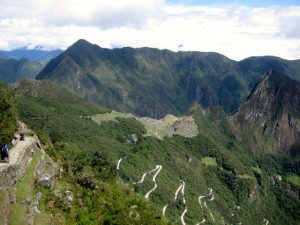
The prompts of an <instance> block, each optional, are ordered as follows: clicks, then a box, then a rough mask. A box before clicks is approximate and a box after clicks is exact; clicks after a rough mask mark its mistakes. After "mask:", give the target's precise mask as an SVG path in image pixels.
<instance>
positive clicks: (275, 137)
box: [234, 70, 300, 151]
mask: <svg viewBox="0 0 300 225" xmlns="http://www.w3.org/2000/svg"><path fill="white" fill-rule="evenodd" d="M234 117H235V123H236V124H237V125H238V127H239V128H240V129H239V130H241V132H242V133H244V135H245V136H247V135H248V134H249V133H253V134H254V138H253V140H252V142H253V143H256V144H257V143H258V144H259V143H261V144H262V145H261V146H260V147H261V148H262V150H266V151H276V150H277V151H278V150H279V151H288V150H289V149H290V148H291V147H292V146H293V144H295V143H297V142H299V141H300V124H299V121H300V82H298V81H295V80H293V79H291V78H289V77H288V76H286V75H285V74H283V73H281V72H278V71H275V70H271V71H269V72H268V73H266V75H264V76H263V78H262V79H261V81H260V82H259V84H258V85H257V86H256V87H255V88H254V90H253V91H252V93H251V94H250V96H249V98H248V100H247V102H246V103H245V104H244V105H243V106H242V107H241V108H240V109H239V111H238V112H237V113H236V114H235V116H234ZM266 140H267V142H268V143H269V145H268V144H267V145H266V144H263V143H265V141H266Z"/></svg>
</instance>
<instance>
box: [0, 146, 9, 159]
mask: <svg viewBox="0 0 300 225" xmlns="http://www.w3.org/2000/svg"><path fill="white" fill-rule="evenodd" d="M8 151H9V146H8V144H5V145H4V146H3V147H2V149H1V159H4V161H5V162H6V163H9V152H8Z"/></svg>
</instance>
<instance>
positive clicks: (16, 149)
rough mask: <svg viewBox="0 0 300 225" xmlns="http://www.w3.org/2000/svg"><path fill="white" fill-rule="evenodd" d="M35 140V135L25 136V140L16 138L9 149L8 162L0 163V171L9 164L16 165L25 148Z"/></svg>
mask: <svg viewBox="0 0 300 225" xmlns="http://www.w3.org/2000/svg"><path fill="white" fill-rule="evenodd" d="M35 142H36V138H35V137H26V138H25V141H20V140H18V141H17V143H16V144H15V146H13V147H12V148H11V149H10V150H9V163H2V162H1V163H0V172H1V171H3V170H4V169H6V168H7V167H9V166H11V165H16V164H18V162H19V161H20V160H21V159H22V158H23V156H24V154H25V151H26V149H28V147H29V146H30V145H32V144H34V143H35Z"/></svg>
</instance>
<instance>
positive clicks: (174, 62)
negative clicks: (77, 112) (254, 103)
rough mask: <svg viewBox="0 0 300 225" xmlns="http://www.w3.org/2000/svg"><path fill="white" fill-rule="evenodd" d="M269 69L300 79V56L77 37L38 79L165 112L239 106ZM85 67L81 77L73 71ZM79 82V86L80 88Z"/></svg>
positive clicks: (100, 99)
mask: <svg viewBox="0 0 300 225" xmlns="http://www.w3.org/2000/svg"><path fill="white" fill-rule="evenodd" d="M270 69H276V70H278V71H281V72H284V73H285V74H289V75H290V76H291V77H293V78H294V79H298V80H300V77H299V61H288V60H283V59H280V58H276V57H252V58H248V59H245V60H242V61H240V62H236V61H233V60H230V59H228V58H227V57H225V56H223V55H221V54H218V53H212V52H210V53H202V52H171V51H168V50H158V49H152V48H139V49H133V48H121V49H112V50H111V49H104V48H100V47H99V46H97V45H93V44H91V43H89V42H87V41H85V40H78V41H77V42H76V43H74V44H73V45H72V46H71V47H69V48H68V49H67V50H66V51H65V52H64V53H62V55H60V57H57V58H55V59H54V60H52V61H51V62H49V63H48V64H47V65H46V67H45V68H44V69H43V70H42V71H41V73H39V74H38V76H37V79H50V80H52V81H54V82H57V83H58V84H61V85H63V86H65V87H66V88H68V90H70V91H71V92H73V93H75V94H76V95H79V96H81V97H83V98H85V99H88V100H89V101H92V102H95V103H97V104H100V105H103V106H106V107H108V108H111V109H115V110H117V111H121V112H132V113H134V114H136V115H139V116H149V117H151V118H162V117H164V116H165V115H167V114H170V113H171V114H174V115H180V114H182V113H185V112H186V111H187V109H188V107H189V106H190V105H191V104H192V103H193V102H195V101H196V102H198V103H199V104H201V106H203V107H204V108H206V107H209V106H214V105H220V106H221V107H222V108H223V109H224V110H225V111H226V112H227V113H231V112H234V111H235V110H236V109H238V107H239V106H240V104H241V103H243V102H244V101H245V100H246V98H247V96H248V95H249V94H250V92H251V90H252V88H253V87H254V86H255V85H256V84H257V82H258V81H259V80H260V79H261V77H262V75H263V74H265V73H266V72H268V71H269V70H270ZM78 71H80V76H79V77H80V79H74V74H78ZM79 86H80V88H78V87H79Z"/></svg>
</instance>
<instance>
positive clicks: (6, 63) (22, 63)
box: [0, 58, 46, 84]
mask: <svg viewBox="0 0 300 225" xmlns="http://www.w3.org/2000/svg"><path fill="white" fill-rule="evenodd" d="M45 65H46V62H38V61H32V60H29V59H25V58H22V59H20V60H16V59H13V58H0V80H2V79H7V81H8V83H10V84H11V83H14V82H17V81H18V80H20V79H22V78H26V77H27V78H32V79H33V78H35V76H36V75H37V74H38V73H39V72H40V71H41V70H42V69H43V68H44V66H45Z"/></svg>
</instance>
